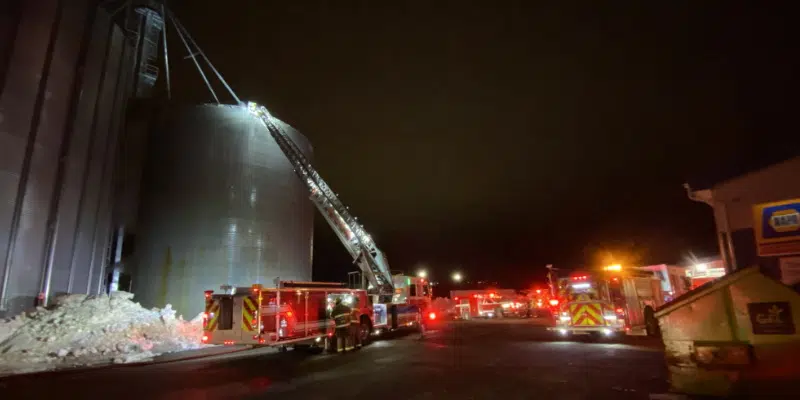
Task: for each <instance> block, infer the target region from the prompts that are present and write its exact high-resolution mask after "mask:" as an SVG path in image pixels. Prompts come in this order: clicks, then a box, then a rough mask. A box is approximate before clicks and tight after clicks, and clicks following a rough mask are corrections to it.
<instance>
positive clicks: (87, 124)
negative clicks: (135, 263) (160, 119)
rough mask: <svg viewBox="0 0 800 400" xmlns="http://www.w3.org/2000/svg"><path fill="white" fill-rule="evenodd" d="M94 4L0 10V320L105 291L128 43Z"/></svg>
mask: <svg viewBox="0 0 800 400" xmlns="http://www.w3.org/2000/svg"><path fill="white" fill-rule="evenodd" d="M98 4H99V3H98V2H97V1H90V0H70V1H58V0H16V1H15V0H12V1H10V2H3V4H2V9H0V13H1V15H0V315H13V314H17V313H19V312H20V311H23V310H25V309H29V308H31V307H33V306H34V305H36V304H38V303H40V302H41V300H40V301H37V298H42V299H46V298H47V297H48V296H51V295H53V294H58V293H62V292H71V293H87V294H94V293H97V292H98V291H101V290H102V277H103V269H104V266H105V256H106V248H107V247H108V243H109V241H108V235H109V230H110V218H111V216H110V212H111V205H110V204H109V203H110V199H111V196H112V194H111V181H112V175H113V173H112V170H113V165H114V162H115V157H116V154H117V151H116V149H117V141H118V138H119V132H120V123H121V118H122V110H123V109H124V106H125V101H126V99H127V97H128V95H129V92H130V91H129V90H128V88H129V87H130V86H131V85H130V79H132V68H131V67H132V64H133V63H132V57H133V52H134V44H135V43H133V42H134V41H131V40H128V39H126V38H125V35H124V32H123V29H122V28H121V27H120V26H118V25H117V24H115V23H114V22H113V21H112V18H111V16H110V15H109V13H108V12H107V11H106V10H104V9H102V8H99V7H98Z"/></svg>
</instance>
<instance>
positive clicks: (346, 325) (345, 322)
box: [331, 297, 352, 353]
mask: <svg viewBox="0 0 800 400" xmlns="http://www.w3.org/2000/svg"><path fill="white" fill-rule="evenodd" d="M350 313H351V311H350V307H348V306H346V305H345V304H344V303H343V302H342V299H341V297H337V298H336V302H335V305H334V306H333V310H331V317H333V322H334V323H335V324H336V346H335V349H336V352H337V353H338V352H340V351H346V350H349V349H348V348H347V344H348V342H351V340H348V339H349V338H348V337H349V336H351V333H350ZM351 343H352V342H351Z"/></svg>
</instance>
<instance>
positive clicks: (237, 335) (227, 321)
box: [211, 295, 244, 344]
mask: <svg viewBox="0 0 800 400" xmlns="http://www.w3.org/2000/svg"><path fill="white" fill-rule="evenodd" d="M218 299H219V311H218V312H219V316H218V317H217V321H216V324H217V327H216V329H215V330H214V331H213V332H211V339H212V340H211V343H215V344H221V342H223V341H227V340H230V341H233V342H238V341H240V340H243V338H244V335H243V333H244V332H243V331H242V326H241V322H240V321H241V319H242V318H241V315H242V300H243V297H242V296H230V295H224V296H219V297H218Z"/></svg>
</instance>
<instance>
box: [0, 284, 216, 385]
mask: <svg viewBox="0 0 800 400" xmlns="http://www.w3.org/2000/svg"><path fill="white" fill-rule="evenodd" d="M132 299H133V294H131V293H127V292H114V293H112V294H111V295H109V296H106V295H101V296H96V297H87V296H85V295H67V296H64V297H60V298H58V299H57V300H56V305H55V307H53V308H52V309H44V308H39V309H37V311H36V312H33V313H30V314H27V315H20V316H17V317H16V318H14V319H11V320H7V321H0V375H5V374H11V373H22V372H32V371H41V370H48V369H54V368H60V367H73V366H80V365H92V364H102V363H111V362H113V363H128V362H136V361H143V360H148V359H151V358H152V357H154V356H157V355H159V354H163V353H169V352H174V351H181V350H188V349H196V348H199V347H201V343H200V338H201V337H202V335H203V326H202V320H201V318H200V316H198V317H197V318H195V319H193V320H192V321H184V320H183V319H182V318H181V317H175V310H173V309H172V306H170V305H167V306H166V307H165V308H163V309H157V308H154V309H152V310H147V309H145V308H143V307H142V306H141V305H139V303H134V302H133V301H132Z"/></svg>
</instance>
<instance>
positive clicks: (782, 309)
mask: <svg viewBox="0 0 800 400" xmlns="http://www.w3.org/2000/svg"><path fill="white" fill-rule="evenodd" d="M747 312H748V313H749V314H750V324H751V325H752V326H753V334H755V335H793V334H794V333H795V329H794V320H793V319H792V307H791V306H790V305H789V302H788V301H776V302H770V303H748V304H747Z"/></svg>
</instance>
